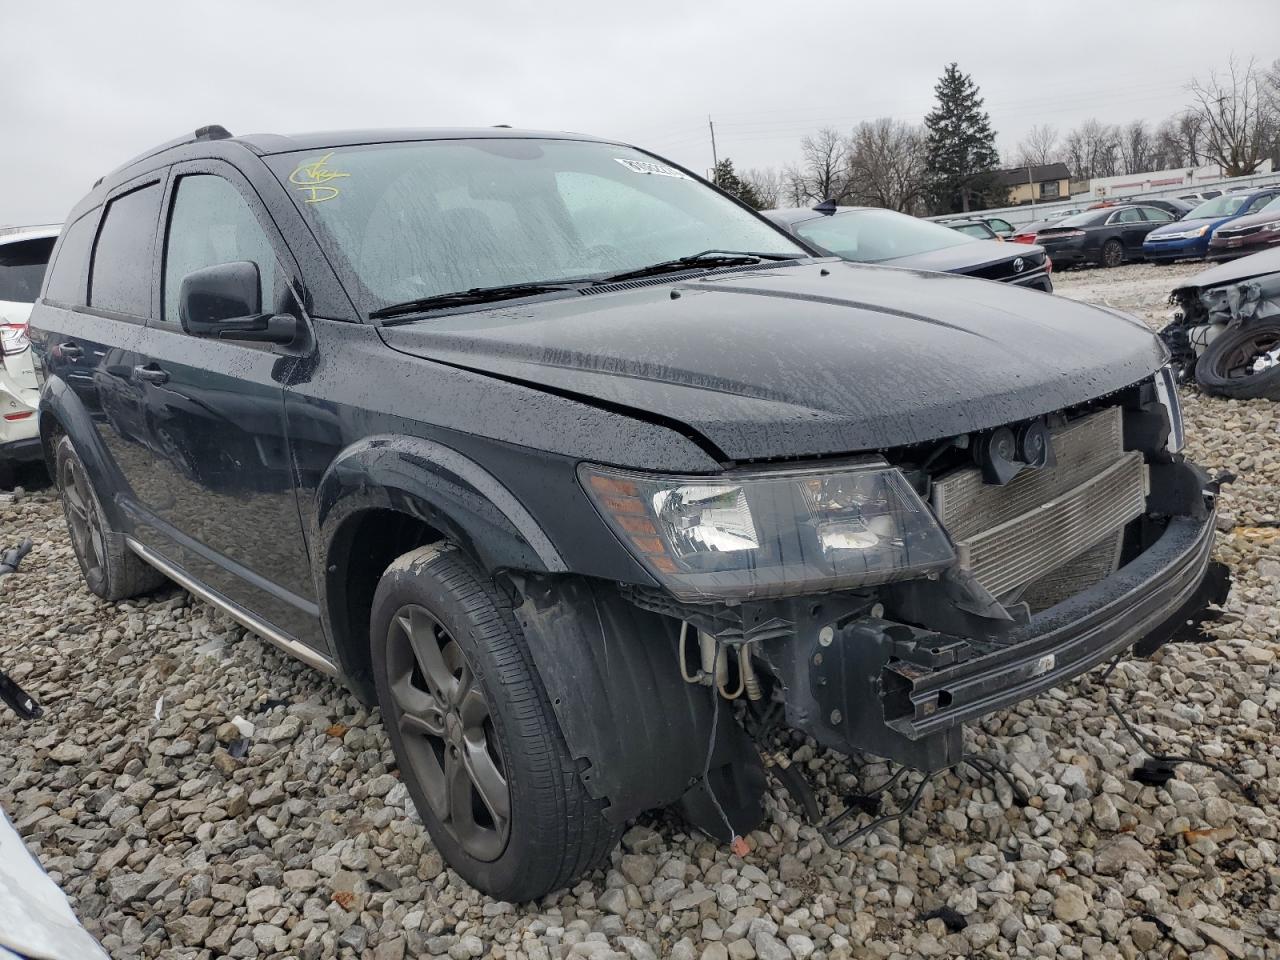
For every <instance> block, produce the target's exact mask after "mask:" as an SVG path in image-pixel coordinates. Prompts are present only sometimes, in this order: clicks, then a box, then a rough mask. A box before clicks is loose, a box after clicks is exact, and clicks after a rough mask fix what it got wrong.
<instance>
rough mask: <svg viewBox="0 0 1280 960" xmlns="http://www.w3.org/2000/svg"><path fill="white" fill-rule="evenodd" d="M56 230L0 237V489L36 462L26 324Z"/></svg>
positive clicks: (36, 229) (16, 232) (37, 443)
mask: <svg viewBox="0 0 1280 960" xmlns="http://www.w3.org/2000/svg"><path fill="white" fill-rule="evenodd" d="M59 229H60V228H59V227H19V228H18V229H16V230H9V231H5V232H0V487H6V486H11V485H12V483H13V477H12V474H13V468H14V465H15V464H17V463H20V462H23V461H26V460H39V459H40V456H41V451H40V425H39V418H38V417H37V416H36V404H37V402H38V400H39V396H40V394H39V391H38V390H37V389H36V373H35V368H34V367H33V366H32V362H31V344H30V342H29V341H28V340H27V318H28V317H29V316H30V315H31V305H32V304H33V303H35V301H36V298H37V297H39V296H40V284H41V283H42V282H43V281H44V271H45V267H47V266H48V265H49V255H50V254H51V253H52V252H53V244H54V242H55V241H56V240H57V238H58V231H59Z"/></svg>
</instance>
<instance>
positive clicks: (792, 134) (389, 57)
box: [0, 0, 1280, 224]
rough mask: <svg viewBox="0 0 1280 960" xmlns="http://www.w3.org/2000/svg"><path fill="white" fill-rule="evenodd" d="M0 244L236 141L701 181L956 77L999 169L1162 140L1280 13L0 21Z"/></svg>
mask: <svg viewBox="0 0 1280 960" xmlns="http://www.w3.org/2000/svg"><path fill="white" fill-rule="evenodd" d="M0 37H3V38H4V41H5V42H4V44H3V47H2V52H0V64H2V65H3V69H4V83H3V87H2V88H0V131H2V138H0V145H2V149H0V184H3V185H4V187H5V189H4V190H3V192H0V224H18V223H34V222H48V221H59V220H61V219H62V218H63V216H64V215H65V214H66V212H67V211H68V210H69V209H70V207H71V206H72V205H73V204H74V203H75V201H76V200H77V199H79V197H80V196H81V195H82V194H83V193H84V192H85V191H86V190H87V189H88V188H89V186H90V184H92V182H93V181H94V180H95V179H96V178H97V177H98V176H100V175H101V174H103V173H105V172H106V171H107V170H109V169H110V168H112V167H113V166H115V165H117V164H119V163H120V162H122V161H123V160H126V159H128V158H129V157H131V156H133V155H135V154H137V153H139V152H141V151H143V150H145V149H147V148H148V147H150V146H152V145H154V144H156V143H158V142H161V141H163V140H168V139H170V138H172V137H175V136H177V135H179V134H180V133H183V132H185V131H189V130H193V129H194V128H196V127H198V126H201V125H204V124H207V123H221V124H223V125H224V126H226V127H228V128H229V129H230V130H231V131H232V133H252V132H262V131H271V132H278V133H289V132H293V131H301V130H318V129H334V128H349V127H385V126H484V125H489V124H495V123H509V124H511V125H513V126H523V127H534V128H543V129H555V130H576V131H582V132H587V133H594V134H598V135H602V136H609V137H617V138H620V139H625V140H628V141H631V142H634V143H637V144H639V145H640V146H644V147H646V148H649V149H651V150H654V151H656V152H658V153H661V154H665V155H666V156H668V157H670V158H672V159H674V160H677V161H679V162H681V163H684V164H686V165H688V166H690V167H692V168H694V169H697V170H700V171H701V170H705V169H706V168H707V167H709V166H710V164H711V147H710V142H709V139H708V135H707V116H708V114H710V115H711V116H712V117H713V118H714V119H715V122H716V138H717V143H718V146H719V152H720V156H721V157H725V156H729V157H732V158H733V160H734V162H735V163H736V164H737V166H738V167H739V168H740V169H745V168H751V167H762V166H771V165H772V166H780V165H782V164H785V163H787V162H788V161H791V160H793V159H795V158H796V157H797V155H798V153H799V141H800V138H801V137H802V136H803V135H804V134H805V133H806V132H809V131H812V130H814V129H816V128H818V127H820V126H823V125H831V126H837V127H840V128H843V129H848V128H850V127H852V126H853V125H854V124H855V123H857V122H858V121H859V120H862V119H870V118H874V117H877V116H894V117H899V118H903V119H909V120H913V121H918V120H919V119H920V118H922V117H923V115H924V114H925V113H926V112H927V111H928V109H929V107H930V105H931V101H932V97H933V84H934V83H935V81H936V80H937V77H938V74H939V73H940V72H941V70H942V68H943V66H944V65H945V64H946V63H947V62H948V61H951V60H957V61H959V63H960V66H961V68H962V69H963V70H965V71H966V72H969V73H971V74H972V75H973V77H974V79H975V80H976V81H977V82H978V84H979V85H980V87H981V89H982V92H983V94H984V95H985V97H986V100H987V107H988V109H989V111H990V113H991V117H992V122H993V125H994V126H995V128H996V130H997V131H998V133H999V136H1000V141H999V145H1000V147H1001V148H1002V149H1007V148H1010V147H1012V146H1013V145H1014V144H1015V143H1016V142H1017V141H1018V140H1019V139H1020V138H1021V137H1022V135H1023V134H1025V133H1026V131H1027V129H1028V128H1029V127H1031V126H1032V125H1034V124H1037V123H1052V124H1055V125H1056V126H1058V127H1059V128H1060V129H1062V130H1063V131H1065V130H1066V129H1068V128H1070V127H1071V126H1073V125H1074V124H1076V123H1078V122H1080V121H1082V120H1084V119H1087V118H1089V117H1091V116H1096V117H1097V118H1098V119H1100V120H1104V121H1108V122H1124V121H1127V120H1131V119H1134V118H1137V117H1142V118H1146V119H1148V120H1150V121H1151V122H1152V123H1156V122H1158V121H1159V120H1161V119H1162V118H1163V117H1165V116H1166V115H1168V114H1169V113H1171V112H1173V111H1174V110H1176V109H1178V108H1179V107H1181V106H1182V105H1183V104H1184V103H1185V102H1186V100H1187V96H1186V92H1185V84H1186V82H1187V81H1188V80H1189V79H1190V78H1191V77H1192V76H1194V75H1196V74H1198V73H1200V74H1202V73H1204V72H1205V71H1206V70H1207V69H1209V68H1211V67H1213V66H1220V65H1223V64H1225V63H1226V61H1227V59H1228V58H1229V57H1230V56H1231V55H1232V54H1233V53H1234V54H1235V55H1236V56H1237V57H1240V58H1242V59H1248V58H1249V57H1251V56H1256V57H1257V58H1258V59H1259V60H1260V61H1263V62H1267V63H1269V62H1271V61H1272V60H1274V59H1275V58H1276V57H1278V56H1280V0H1212V2H1210V0H1106V2H1094V0H1074V2H1071V3H1053V4H1045V3H1034V2H1030V0H1020V2H1011V3H995V2H984V0H914V2H912V0H876V2H867V0H859V2H852V0H847V2H816V0H810V2H803V3H787V2H772V3H768V2H759V0H736V2H713V0H703V2H701V3H634V2H632V3H616V2H614V3H610V2H608V0H590V2H556V0H541V2H537V3H532V2H529V3H515V2H509V0H478V2H470V3H466V2H456V0H455V2H451V3H448V4H441V3H433V2H429V0H418V2H411V0H299V2H292V3H287V2H274V0H213V2H189V3H188V2H181V0H168V2H154V3H152V2H142V0H136V2H135V0H111V2H102V0H95V2H85V3H79V2H70V0H29V2H18V0H0Z"/></svg>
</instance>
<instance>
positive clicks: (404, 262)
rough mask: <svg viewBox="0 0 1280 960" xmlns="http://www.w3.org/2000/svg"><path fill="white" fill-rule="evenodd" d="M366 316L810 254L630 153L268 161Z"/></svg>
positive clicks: (406, 148)
mask: <svg viewBox="0 0 1280 960" xmlns="http://www.w3.org/2000/svg"><path fill="white" fill-rule="evenodd" d="M267 163H268V165H269V166H270V167H271V168H272V170H273V171H274V172H275V174H276V176H277V177H279V179H280V181H281V182H282V183H283V185H284V186H285V188H286V189H287V190H288V191H289V193H290V195H291V196H292V197H293V198H294V201H295V202H296V203H297V205H298V207H299V209H301V210H302V212H303V215H304V216H305V217H306V218H307V219H308V220H310V221H311V223H312V224H313V226H314V227H315V228H316V232H317V234H318V235H319V237H320V241H321V243H322V244H323V245H324V246H325V247H326V248H327V250H328V251H329V253H330V255H331V256H332V257H333V258H334V260H335V261H337V264H338V268H339V271H340V272H341V273H342V274H343V275H344V279H345V280H346V281H347V284H348V287H349V288H351V290H352V292H353V293H354V294H355V295H356V298H357V300H358V302H359V305H360V306H361V307H362V308H363V309H364V310H366V311H371V310H376V309H378V308H379V307H383V306H387V305H389V304H392V303H398V302H400V301H404V300H410V299H414V298H419V297H429V296H433V295H435V294H441V293H449V292H453V291H458V290H469V289H471V288H473V287H490V286H501V285H506V284H513V283H529V282H540V281H552V282H554V281H557V280H571V279H578V278H584V277H589V276H602V275H605V274H609V273H618V272H622V271H626V270H633V269H636V268H639V267H644V266H648V265H649V264H652V263H657V262H659V261H663V260H670V259H674V258H676V257H683V256H688V255H690V254H694V253H700V252H702V251H704V250H708V249H712V248H715V249H725V250H749V251H756V252H763V253H778V254H784V255H792V256H796V257H803V256H806V253H805V251H804V250H802V249H801V248H800V247H798V246H797V245H796V244H795V243H794V242H793V241H791V240H789V239H787V237H786V236H785V235H784V234H782V233H780V232H779V231H777V230H775V229H774V228H773V227H771V226H769V225H768V224H766V223H763V222H761V221H760V220H759V219H757V218H756V217H754V216H753V215H752V214H750V213H749V212H747V211H746V210H744V209H743V208H742V207H740V206H738V205H737V204H736V203H734V202H733V201H732V200H729V199H728V198H726V197H723V196H721V195H720V194H719V193H717V192H715V191H714V190H712V189H710V188H709V187H707V186H705V185H703V184H701V183H699V182H698V181H696V180H693V179H691V178H690V177H687V176H686V175H685V174H683V173H681V172H680V171H678V170H676V169H674V168H672V167H669V166H667V165H666V164H663V163H661V162H659V161H656V160H655V159H654V158H653V157H652V156H649V155H647V154H643V153H641V152H639V151H638V150H634V149H631V148H629V147H622V146H617V145H615V144H608V143H589V142H579V141H572V140H534V139H514V138H513V139H502V138H494V139H474V140H439V141H423V142H415V143H407V144H404V143H401V144H374V145H369V146H360V147H343V148H337V149H334V150H322V151H317V152H314V153H294V154H284V155H280V156H276V157H269V158H267Z"/></svg>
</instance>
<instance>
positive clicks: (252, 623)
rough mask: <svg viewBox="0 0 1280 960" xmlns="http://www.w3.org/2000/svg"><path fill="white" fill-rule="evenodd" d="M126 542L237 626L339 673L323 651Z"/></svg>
mask: <svg viewBox="0 0 1280 960" xmlns="http://www.w3.org/2000/svg"><path fill="white" fill-rule="evenodd" d="M125 543H127V544H128V545H129V549H130V550H132V551H133V552H134V553H136V554H137V555H138V556H139V557H141V558H142V559H143V560H145V561H146V562H147V563H149V564H150V565H151V566H153V567H155V568H156V569H157V570H159V571H160V572H161V573H163V574H164V575H165V576H166V577H168V578H169V579H170V580H172V581H174V582H175V583H177V584H178V585H179V586H180V587H182V588H183V589H184V590H186V591H187V592H188V593H192V594H195V595H196V596H197V597H199V598H200V599H201V600H203V601H205V602H206V603H210V604H212V605H213V606H215V607H217V608H218V609H219V610H221V611H222V612H223V613H225V614H226V615H227V616H229V617H231V619H233V620H235V621H236V622H237V623H239V624H240V626H242V627H244V628H245V629H246V630H250V631H252V632H253V633H256V634H257V635H258V636H260V637H262V638H263V639H264V640H266V641H268V642H269V643H273V644H275V645H276V646H277V647H279V648H280V649H281V650H283V651H284V652H285V653H287V654H289V655H290V656H292V657H296V658H297V659H298V660H301V661H302V662H303V663H305V664H306V665H307V666H309V667H312V668H314V669H316V670H319V671H320V672H321V673H325V674H328V675H329V676H331V677H336V676H337V675H338V668H337V666H336V665H335V664H334V662H333V661H332V660H330V659H329V658H328V657H326V656H325V655H324V654H322V653H320V652H318V651H316V650H313V649H312V648H311V647H309V646H307V645H306V644H305V643H303V642H302V641H301V640H295V639H294V638H293V637H290V636H288V635H287V634H284V633H281V632H280V631H279V630H277V629H276V628H275V627H273V626H271V624H269V623H267V622H266V621H265V620H260V619H258V618H257V617H255V616H254V615H253V614H252V613H250V612H249V611H248V610H246V609H245V608H244V607H242V606H240V605H239V604H238V603H234V602H232V601H231V600H228V599H227V598H226V597H224V596H222V595H221V594H219V593H217V592H215V591H214V590H212V589H211V588H209V587H206V586H205V585H204V584H202V583H200V582H199V581H198V580H194V579H192V578H191V577H190V576H189V575H188V574H186V573H184V572H183V571H182V570H181V569H180V568H179V567H176V566H174V565H173V564H172V563H170V562H169V561H168V560H166V559H165V558H164V557H162V556H160V554H158V553H156V552H155V551H154V550H152V549H151V548H150V547H146V546H143V545H142V544H141V543H139V542H138V541H137V540H134V539H133V538H132V537H125Z"/></svg>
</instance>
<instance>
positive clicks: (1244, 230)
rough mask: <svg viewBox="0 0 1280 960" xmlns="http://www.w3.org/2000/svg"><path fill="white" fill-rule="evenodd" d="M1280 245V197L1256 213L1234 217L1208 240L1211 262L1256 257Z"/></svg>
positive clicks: (1273, 199)
mask: <svg viewBox="0 0 1280 960" xmlns="http://www.w3.org/2000/svg"><path fill="white" fill-rule="evenodd" d="M1277 243H1280V196H1277V197H1274V198H1272V200H1271V201H1270V202H1268V203H1267V205H1266V206H1264V207H1263V208H1262V209H1261V210H1259V211H1258V212H1257V213H1251V214H1249V215H1248V216H1247V217H1237V218H1236V219H1235V220H1232V221H1231V222H1230V223H1225V224H1223V225H1222V226H1220V227H1219V228H1218V229H1217V230H1214V231H1213V236H1212V237H1210V239H1209V258H1210V259H1211V260H1231V259H1233V258H1235V257H1243V256H1244V255H1245V254H1249V253H1257V252H1258V251H1259V250H1265V249H1267V248H1268V247H1271V246H1275V245H1276V244H1277Z"/></svg>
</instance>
